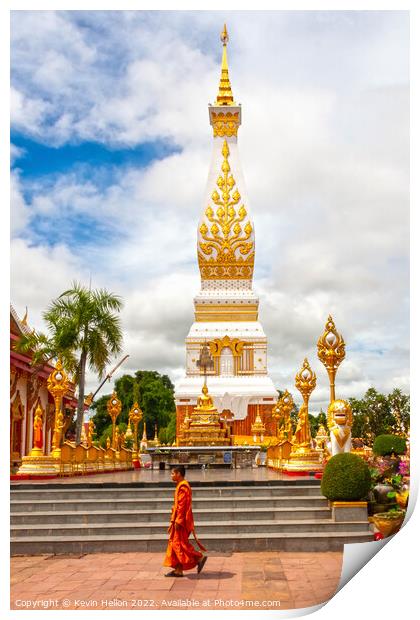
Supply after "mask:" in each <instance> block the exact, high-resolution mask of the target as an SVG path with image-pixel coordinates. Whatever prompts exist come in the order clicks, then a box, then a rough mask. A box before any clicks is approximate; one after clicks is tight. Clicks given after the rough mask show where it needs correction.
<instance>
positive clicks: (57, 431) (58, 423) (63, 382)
mask: <svg viewBox="0 0 420 620" xmlns="http://www.w3.org/2000/svg"><path fill="white" fill-rule="evenodd" d="M47 388H48V391H49V392H50V393H51V394H52V395H53V397H54V403H55V416H54V431H53V437H52V452H51V456H53V457H54V458H60V457H61V440H62V431H63V427H64V416H63V411H62V407H61V401H62V398H63V396H64V394H66V393H67V391H68V389H69V381H68V378H67V374H66V372H65V371H64V368H63V364H62V363H61V360H60V359H58V360H57V363H56V365H55V369H54V370H53V371H52V373H51V374H50V376H49V377H48V379H47Z"/></svg>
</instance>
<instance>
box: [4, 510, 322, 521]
mask: <svg viewBox="0 0 420 620" xmlns="http://www.w3.org/2000/svg"><path fill="white" fill-rule="evenodd" d="M295 514H298V515H299V517H300V518H302V519H311V518H328V517H330V516H331V511H330V509H329V508H318V507H312V506H305V507H300V506H297V507H287V506H286V507H285V506H283V507H276V508H268V507H264V506H259V507H258V508H253V510H252V512H250V511H249V510H248V509H247V510H243V509H241V508H230V509H229V510H228V509H226V508H225V509H223V508H217V507H216V508H207V509H205V510H203V509H198V510H194V515H195V519H196V520H197V521H198V520H201V519H203V520H205V519H210V520H211V519H218V517H220V518H221V519H223V518H229V519H236V520H239V521H241V520H247V521H249V520H250V519H252V518H258V517H259V518H266V519H276V518H278V517H279V516H281V517H282V518H283V519H291V518H293V516H294V515H295ZM169 515H170V510H168V509H166V510H147V511H146V510H124V511H115V510H112V511H110V510H90V511H79V512H74V511H67V510H63V511H54V512H39V511H32V512H12V513H10V518H11V522H12V523H13V524H29V525H30V524H33V523H51V522H58V523H67V522H71V523H93V522H108V523H109V522H112V523H119V522H121V521H124V520H127V521H128V520H129V519H132V521H133V522H138V521H143V522H144V521H146V522H149V521H152V520H154V519H155V518H163V519H166V520H168V519H169Z"/></svg>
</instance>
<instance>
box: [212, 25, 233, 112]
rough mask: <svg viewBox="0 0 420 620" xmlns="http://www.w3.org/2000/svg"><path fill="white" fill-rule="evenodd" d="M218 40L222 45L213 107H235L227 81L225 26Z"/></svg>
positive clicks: (226, 38) (227, 37) (228, 81)
mask: <svg viewBox="0 0 420 620" xmlns="http://www.w3.org/2000/svg"><path fill="white" fill-rule="evenodd" d="M220 40H221V42H222V43H223V52H222V69H221V75H220V81H219V92H218V95H217V97H216V101H215V102H214V105H217V106H223V105H235V101H234V100H233V94H232V88H231V85H230V80H229V67H228V61H227V43H228V41H229V35H228V32H227V28H226V24H225V25H224V27H223V30H222V32H221V33H220Z"/></svg>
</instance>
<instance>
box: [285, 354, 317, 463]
mask: <svg viewBox="0 0 420 620" xmlns="http://www.w3.org/2000/svg"><path fill="white" fill-rule="evenodd" d="M295 385H296V388H297V389H298V390H299V392H300V393H301V394H302V398H303V404H302V406H301V408H300V410H299V416H298V423H297V426H296V430H295V434H294V435H293V438H292V444H293V446H292V451H291V454H290V458H289V461H288V462H287V464H286V465H285V467H284V470H285V471H287V472H290V473H293V472H296V471H298V472H300V473H303V472H309V471H321V470H322V465H321V463H320V458H319V453H318V452H317V451H316V450H314V449H313V448H312V437H311V429H310V425H309V397H310V395H311V394H312V392H313V391H314V389H315V386H316V374H315V373H314V371H313V370H312V368H311V367H310V365H309V362H308V360H307V359H306V357H305V359H304V360H303V364H302V368H301V369H300V370H299V372H298V373H297V375H296V379H295Z"/></svg>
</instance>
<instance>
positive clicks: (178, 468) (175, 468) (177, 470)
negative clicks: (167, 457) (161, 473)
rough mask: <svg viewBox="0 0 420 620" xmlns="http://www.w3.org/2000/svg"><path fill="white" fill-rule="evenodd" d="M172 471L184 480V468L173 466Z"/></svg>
mask: <svg viewBox="0 0 420 620" xmlns="http://www.w3.org/2000/svg"><path fill="white" fill-rule="evenodd" d="M172 471H176V472H178V474H180V475H181V476H182V477H183V478H185V467H184V466H183V465H175V466H174V467H172Z"/></svg>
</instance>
